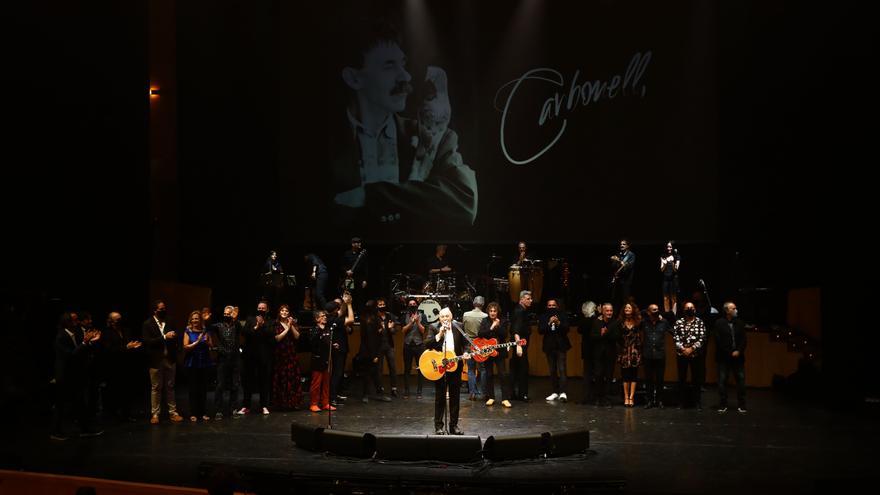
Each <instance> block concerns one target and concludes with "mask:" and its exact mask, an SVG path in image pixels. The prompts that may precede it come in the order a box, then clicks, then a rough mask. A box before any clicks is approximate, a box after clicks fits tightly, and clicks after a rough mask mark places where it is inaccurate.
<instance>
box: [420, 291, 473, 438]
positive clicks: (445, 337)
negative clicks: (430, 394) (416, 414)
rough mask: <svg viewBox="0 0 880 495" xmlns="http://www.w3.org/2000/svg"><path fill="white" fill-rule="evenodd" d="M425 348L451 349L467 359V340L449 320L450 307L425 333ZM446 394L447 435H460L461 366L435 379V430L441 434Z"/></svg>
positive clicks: (455, 323) (455, 324) (450, 314)
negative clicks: (447, 401) (447, 398)
mask: <svg viewBox="0 0 880 495" xmlns="http://www.w3.org/2000/svg"><path fill="white" fill-rule="evenodd" d="M425 341H426V344H425V347H427V348H428V349H432V350H435V351H441V352H443V351H444V350H445V351H450V352H453V353H455V355H456V356H462V355H463V356H464V360H467V359H470V355H468V354H465V350H466V349H467V341H466V340H465V338H464V329H463V328H462V326H461V324H460V323H459V322H457V321H453V320H452V311H450V309H449V308H443V309H441V310H440V321H439V322H437V323H434V324H433V325H431V326H430V327H429V328H428V334H427V335H426V336H425ZM447 392H448V393H449V424H448V428H447V430H446V432H448V433H449V434H450V435H462V434H463V433H462V431H461V430H460V429H458V409H459V399H460V395H461V369H460V368H456V369H455V371H449V372H446V374H445V376H444V377H443V378H441V379H439V380H437V381H436V382H434V430H435V433H436V434H437V435H443V434H444V433H445V432H444V431H443V416H444V414H445V412H446V394H447Z"/></svg>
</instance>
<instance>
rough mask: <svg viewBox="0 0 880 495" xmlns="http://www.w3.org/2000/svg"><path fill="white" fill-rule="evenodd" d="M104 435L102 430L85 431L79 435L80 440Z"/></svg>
mask: <svg viewBox="0 0 880 495" xmlns="http://www.w3.org/2000/svg"><path fill="white" fill-rule="evenodd" d="M103 434H104V430H85V431H83V432H81V433H80V434H79V436H80V438H89V437H97V436H101V435H103Z"/></svg>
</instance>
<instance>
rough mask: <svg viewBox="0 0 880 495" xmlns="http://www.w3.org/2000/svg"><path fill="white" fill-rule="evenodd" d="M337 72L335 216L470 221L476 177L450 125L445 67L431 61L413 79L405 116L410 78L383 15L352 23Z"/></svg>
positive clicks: (372, 221) (371, 221)
mask: <svg viewBox="0 0 880 495" xmlns="http://www.w3.org/2000/svg"><path fill="white" fill-rule="evenodd" d="M354 29H355V30H356V31H357V32H355V33H353V35H352V36H350V37H349V38H348V39H349V40H351V46H350V50H349V52H350V53H349V54H348V56H347V57H346V61H345V63H344V65H343V67H342V70H341V77H342V80H343V82H344V84H345V86H346V87H347V88H348V90H349V94H350V96H351V97H350V100H349V102H348V105H347V107H346V109H345V124H346V132H345V133H344V134H345V136H344V139H341V140H340V141H339V142H337V143H334V146H333V147H332V148H331V152H332V153H334V154H335V157H334V160H333V161H332V173H333V179H332V187H333V203H334V207H335V211H334V213H335V215H334V217H335V219H336V220H337V221H340V219H343V220H342V221H346V222H357V223H361V225H377V224H386V225H392V226H399V225H404V224H412V223H417V222H419V221H421V220H426V219H433V220H434V221H436V220H437V219H441V220H443V221H445V222H448V223H451V224H455V225H465V226H470V225H472V224H473V222H474V219H475V218H476V214H477V181H476V175H475V174H474V171H473V170H472V169H471V168H470V167H468V166H467V165H466V164H465V163H464V161H463V159H462V156H461V154H460V153H459V151H458V135H457V134H456V133H455V131H453V130H451V129H449V127H448V126H449V121H450V118H451V115H452V110H451V106H450V104H449V96H448V90H447V78H446V73H445V71H444V70H443V69H441V68H439V67H428V70H427V74H426V77H425V80H423V81H420V82H418V83H417V84H418V85H419V88H420V94H422V93H423V94H424V96H423V97H422V100H421V102H420V103H419V105H418V111H417V115H418V118H417V119H408V118H405V117H403V116H402V115H400V114H401V112H403V111H404V110H405V109H406V104H407V99H408V97H409V95H410V94H412V93H413V92H414V87H413V77H412V75H411V74H410V73H409V71H408V70H407V58H406V54H405V53H404V51H403V49H402V48H401V46H402V45H401V42H400V38H399V35H398V33H397V31H396V30H395V28H394V27H393V26H392V25H391V24H390V23H388V22H386V21H384V20H370V21H364V22H361V23H359V24H358V25H357V27H356V28H354Z"/></svg>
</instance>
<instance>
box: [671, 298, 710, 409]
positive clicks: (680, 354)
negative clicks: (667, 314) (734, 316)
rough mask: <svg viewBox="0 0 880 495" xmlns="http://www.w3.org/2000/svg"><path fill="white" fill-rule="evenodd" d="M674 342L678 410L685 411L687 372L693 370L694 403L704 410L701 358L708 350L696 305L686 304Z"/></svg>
mask: <svg viewBox="0 0 880 495" xmlns="http://www.w3.org/2000/svg"><path fill="white" fill-rule="evenodd" d="M672 340H673V341H674V342H675V353H676V355H677V356H676V362H677V364H678V391H679V403H678V408H679V409H683V408H684V405H685V400H686V397H687V370H688V367H690V369H691V387H690V388H691V389H692V390H693V394H694V402H695V404H696V407H697V410H699V411H702V410H703V403H702V401H701V400H700V385H701V384H702V383H703V379H704V378H705V375H706V364H705V361H703V360H702V359H700V356H701V355H702V354H703V353H704V352H705V350H706V326H705V324H703V320H701V319H700V318H698V317H697V309H696V307H695V306H694V303H692V302H690V301H688V302H686V303H685V304H684V318H680V319H679V320H678V321H676V322H675V327H674V329H673V332H672Z"/></svg>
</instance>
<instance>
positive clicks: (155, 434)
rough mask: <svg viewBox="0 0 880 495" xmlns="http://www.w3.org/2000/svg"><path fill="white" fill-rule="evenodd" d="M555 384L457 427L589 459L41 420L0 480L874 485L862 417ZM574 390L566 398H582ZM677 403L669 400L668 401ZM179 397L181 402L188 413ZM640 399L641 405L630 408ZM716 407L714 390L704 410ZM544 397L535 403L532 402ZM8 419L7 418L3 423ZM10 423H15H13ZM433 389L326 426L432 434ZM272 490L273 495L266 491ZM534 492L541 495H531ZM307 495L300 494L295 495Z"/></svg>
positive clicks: (215, 428) (319, 418)
mask: <svg viewBox="0 0 880 495" xmlns="http://www.w3.org/2000/svg"><path fill="white" fill-rule="evenodd" d="M549 385H550V384H549V380H547V379H543V378H533V379H532V387H533V389H532V394H533V397H535V399H533V400H532V401H531V402H530V403H522V402H517V401H514V402H513V408H510V409H505V408H503V407H501V405H500V404H497V405H495V406H493V407H486V406H485V405H483V403H481V402H471V401H468V400H467V396H466V395H463V396H462V401H461V420H460V427H461V428H462V429H463V430H464V432H465V434H466V435H479V436H480V437H481V438H482V439H483V441H485V439H486V438H487V437H488V436H490V435H508V434H528V433H541V432H545V431H550V432H555V431H562V430H571V429H579V428H587V429H589V430H590V450H589V451H588V452H587V454H585V455H574V456H568V457H562V458H556V459H533V460H522V461H509V462H487V461H483V462H477V463H472V464H454V463H442V462H427V461H426V462H392V461H379V460H371V459H353V458H342V457H337V456H331V455H327V454H318V453H314V452H309V451H306V450H303V449H300V448H297V447H296V446H294V445H293V443H292V441H291V433H290V431H291V428H290V425H291V423H292V422H297V423H300V424H309V425H314V426H326V424H327V414H326V412H325V413H322V414H315V413H311V412H308V411H294V412H290V413H277V412H276V413H272V414H270V415H269V416H265V417H264V416H261V415H250V416H247V417H244V418H240V419H224V420H222V421H210V422H208V423H206V424H202V423H198V424H190V423H189V422H188V421H186V422H184V423H181V424H172V423H170V422H168V421H167V420H163V422H162V423H161V424H160V425H158V426H151V425H149V424H148V422H147V421H146V420H144V421H142V422H140V423H134V424H122V425H113V424H106V425H105V430H106V431H105V433H104V434H103V435H102V436H100V437H97V438H90V439H78V438H71V439H69V440H67V441H64V442H57V441H50V440H49V437H48V423H49V418H48V417H46V418H42V417H40V416H38V415H32V416H22V417H19V421H18V425H19V426H18V427H13V425H15V424H16V423H6V424H7V432H6V433H5V438H4V442H3V448H2V461H3V465H2V466H0V468H3V469H14V470H25V471H36V472H51V473H59V474H75V475H80V476H93V477H101V478H110V479H119V480H127V481H140V482H150V483H161V484H171V485H182V486H204V481H205V480H204V478H205V475H206V473H208V472H210V471H211V469H212V468H213V467H215V466H217V465H225V466H235V467H236V468H237V470H238V471H239V472H240V473H241V474H242V476H243V477H244V479H245V480H247V482H248V483H250V487H251V489H261V490H260V491H259V492H260V493H263V492H267V491H273V490H274V489H281V490H285V491H287V490H289V492H291V493H292V492H293V491H294V490H295V488H296V487H299V488H308V489H309V490H306V491H308V492H312V493H326V492H328V491H331V489H332V490H334V491H337V492H343V493H345V492H352V491H354V492H357V491H358V490H362V491H361V492H362V493H373V492H379V493H384V492H389V491H397V490H403V491H407V490H413V491H414V492H416V493H419V492H423V491H429V490H431V489H435V490H443V491H456V490H460V491H462V492H469V491H475V490H477V489H479V490H480V491H481V492H486V491H490V492H494V491H509V490H510V489H511V487H514V486H523V487H525V486H527V485H541V486H542V488H541V489H540V492H541V493H548V492H562V491H567V492H569V493H572V492H574V493H578V492H589V491H599V492H618V491H625V492H631V493H638V492H652V493H653V492H665V493H700V492H707V491H710V490H711V491H712V492H716V493H717V492H742V491H743V490H744V489H751V490H757V491H758V492H759V493H761V492H763V493H766V492H770V491H771V490H773V491H776V490H778V491H779V492H785V493H789V492H811V491H824V488H826V487H827V488H830V487H833V486H839V484H843V486H854V485H853V484H854V483H856V482H857V481H860V480H866V479H869V478H870V479H873V480H876V474H875V473H874V472H873V471H870V469H872V464H873V462H874V459H876V455H875V451H876V445H875V442H876V441H877V439H878V430H880V428H878V424H877V422H876V421H875V417H876V411H874V412H873V413H874V416H871V415H870V414H869V413H870V411H863V412H862V413H853V412H847V413H841V412H831V411H828V410H826V409H823V408H819V407H816V406H811V405H806V404H803V403H800V402H794V401H792V400H789V399H786V398H785V397H782V396H780V395H779V394H778V393H774V392H772V391H771V390H768V389H749V391H748V400H749V411H748V413H746V414H740V413H737V412H736V411H735V409H731V410H729V411H728V412H727V413H725V414H719V413H717V412H715V411H713V410H711V409H709V408H708V407H707V408H706V409H705V410H704V411H703V412H698V411H696V410H694V409H684V410H679V409H676V408H675V407H674V406H672V407H666V408H665V409H662V410H661V409H651V410H645V409H642V408H641V407H636V408H624V407H623V406H621V405H615V406H614V407H612V408H610V409H608V408H604V407H603V408H597V407H596V406H594V405H580V404H576V403H575V402H574V401H570V402H568V403H559V402H554V403H547V402H545V401H544V400H543V397H544V396H546V395H547V394H548V393H549V392H548V389H549ZM580 386H581V382H580V380H577V379H573V380H571V381H570V383H569V392H570V394H569V395H571V396H572V397H573V398H574V399H576V398H578V397H579V395H580V394H579V390H580ZM666 392H667V395H668V396H669V397H670V399H669V402H672V397H673V395H674V394H673V391H672V390H667V391H666ZM185 396H186V394H185V393H182V391H178V397H179V398H180V399H181V401H180V402H179V404H180V406H181V407H182V408H183V410H184V411H186V403H185V401H184V400H183V398H184V397H185ZM637 397H638V396H637ZM716 397H717V395H716V390H715V388H714V387H709V388H708V391H707V393H706V394H705V395H704V404H705V405H706V406H709V405H712V404H713V403H714V402H715V399H716ZM538 398H541V399H540V400H538ZM7 413H10V411H8V410H7ZM13 414H14V413H13ZM432 414H433V387H430V386H429V387H426V388H425V395H424V397H423V398H422V399H420V400H419V399H416V398H415V396H412V397H411V398H410V399H403V398H399V399H395V400H393V401H392V402H390V403H385V402H378V401H371V402H370V403H368V404H363V403H362V402H360V400H357V399H355V398H354V397H351V398H349V399H348V403H347V404H346V405H344V406H342V407H340V408H339V410H338V411H337V412H335V413H334V416H333V427H334V429H338V430H345V431H353V432H371V433H374V434H431V433H433V423H432ZM270 486H271V487H273V488H272V489H271V490H267V488H266V487H270ZM535 489H537V488H535ZM300 493H301V492H300Z"/></svg>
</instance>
